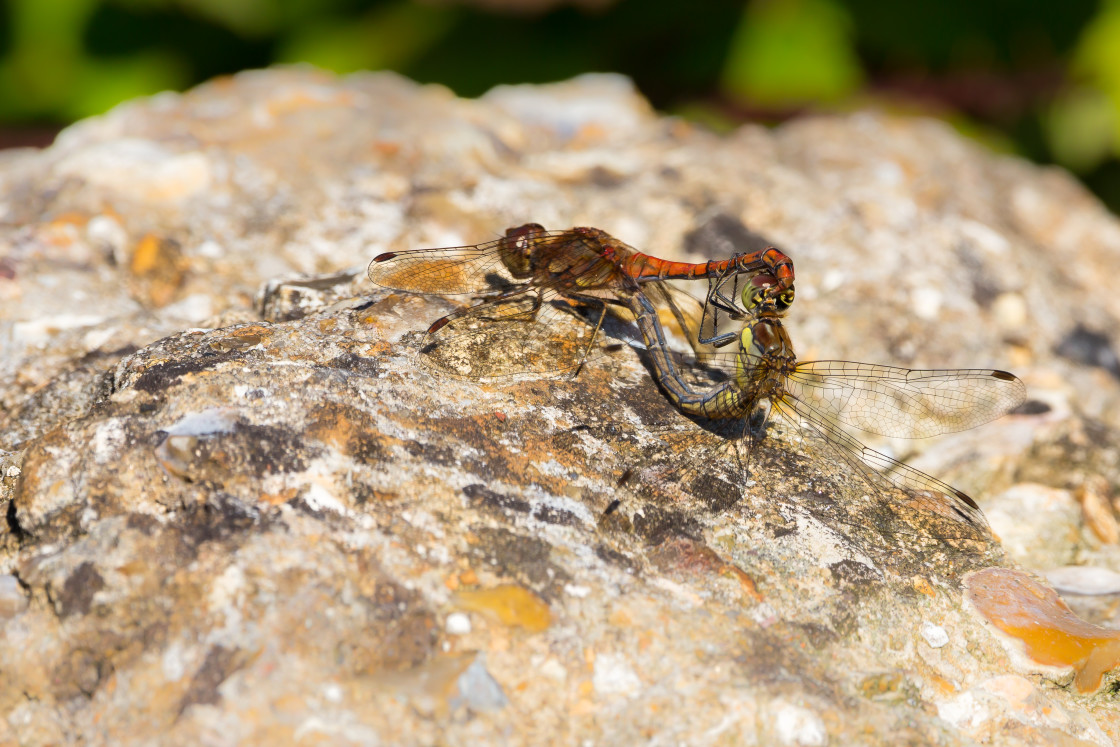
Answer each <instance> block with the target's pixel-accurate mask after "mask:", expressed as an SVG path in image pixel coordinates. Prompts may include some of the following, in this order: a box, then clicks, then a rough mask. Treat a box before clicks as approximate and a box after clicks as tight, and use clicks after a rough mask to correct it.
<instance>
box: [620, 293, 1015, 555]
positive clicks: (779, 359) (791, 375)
mask: <svg viewBox="0 0 1120 747" xmlns="http://www.w3.org/2000/svg"><path fill="white" fill-rule="evenodd" d="M727 277H728V276H726V275H725V276H722V277H715V278H713V279H712V281H711V289H710V291H709V294H708V298H707V304H706V308H705V324H706V325H708V329H707V333H706V334H703V333H702V334H701V338H702V339H706V340H707V341H709V342H711V343H713V344H714V345H716V346H718V347H726V346H728V345H730V344H731V343H737V349H736V351H735V352H734V353H716V354H714V355H709V356H707V358H706V359H705V361H704V363H703V367H704V368H706V369H707V370H710V371H716V372H720V373H722V374H723V376H724V378H723V380H722V381H721V382H719V383H716V384H714V385H710V386H707V387H701V386H698V385H697V384H696V383H695V380H694V379H692V378H691V377H690V373H691V372H690V371H689V370H688V369H687V368H685V369H682V367H681V366H680V365H679V363H678V360H677V356H676V355H675V354H674V353H672V352H670V349H669V345H668V343H667V341H666V338H665V333H664V331H663V329H662V327H661V325H660V322H659V320H658V316H657V313H656V309H655V308H654V305H653V304H652V303H651V302H650V300H649V299H648V298H646V297H645V296H644V295H643V294H641V293H637V294H632V295H631V296H630V297H629V299H628V301H629V304H630V307H631V309H632V311H633V313H634V315H635V317H636V318H637V323H638V326H639V329H640V330H641V333H642V337H643V339H644V341H645V344H646V346H647V349H648V351H649V356H650V361H651V365H652V368H653V369H654V372H655V377H656V378H657V381H658V384H659V385H660V387H661V389H662V390H663V391H664V393H665V394H666V395H667V397H668V398H669V400H670V401H671V402H672V403H673V404H674V405H675V406H676V407H677V408H678V409H679V410H680V411H681V412H682V413H684V414H685V415H688V416H691V417H693V418H696V419H698V420H699V421H703V422H706V423H708V424H714V427H711V428H709V430H712V431H715V432H716V433H717V434H718V435H719V436H720V437H721V438H723V439H725V441H724V447H725V448H723V449H722V450H721V455H720V457H719V461H722V462H725V464H724V465H722V466H723V467H727V464H726V462H728V457H730V461H731V462H734V463H735V464H738V465H740V466H741V467H742V469H741V472H742V474H740V475H739V476H737V477H732V478H731V479H732V480H735V479H739V480H740V481H746V480H751V479H753V477H752V476H757V475H758V472H759V470H758V469H757V464H756V465H755V468H754V469H749V463H750V461H751V460H752V451H756V450H758V447H759V442H760V441H761V439H760V437H759V435H758V434H759V433H760V431H761V427H762V426H763V425H764V424H765V422H766V419H767V418H768V417H769V415H770V414H771V413H772V412H774V411H776V412H778V413H779V414H781V415H782V416H783V419H784V420H785V421H786V422H787V424H788V425H790V426H792V435H793V436H794V438H795V440H799V441H800V442H801V443H802V445H803V447H804V449H800V447H799V449H794V450H791V451H789V452H788V453H787V457H788V456H790V455H791V454H794V453H796V452H798V451H801V450H804V451H810V450H811V451H813V452H815V456H814V459H815V463H814V464H813V466H812V470H816V469H832V468H834V467H835V466H837V462H836V460H835V459H834V458H830V456H829V453H831V455H832V457H837V456H838V457H839V465H840V466H841V468H844V467H845V466H846V468H847V469H848V470H853V471H855V472H856V473H857V474H859V475H860V476H861V477H863V478H864V480H865V481H866V483H867V484H868V485H869V486H871V487H872V488H873V490H872V493H873V496H872V497H873V498H874V499H876V500H878V501H880V502H885V504H886V505H885V507H886V508H888V509H890V510H891V511H893V510H894V509H897V508H899V507H902V506H908V507H910V508H912V509H917V513H918V514H926V515H927V518H928V517H933V519H934V521H935V523H936V521H940V526H939V527H938V528H936V529H922V530H919V531H917V532H915V533H916V534H927V535H932V536H940V537H947V538H948V537H961V538H968V539H981V540H986V539H987V538H988V537H989V535H990V533H989V530H988V528H987V522H986V521H985V519H984V516H983V514H982V513H981V511H980V509H979V507H978V506H977V504H976V502H975V501H974V500H973V499H972V498H971V497H970V496H968V495H967V494H965V493H964V492H962V491H960V490H957V489H956V488H953V487H952V486H950V485H947V484H946V483H944V482H942V481H940V480H938V479H936V478H935V477H932V476H930V475H927V474H926V473H924V472H921V471H920V470H917V469H915V468H913V467H910V466H909V465H906V464H904V463H902V462H900V461H898V460H896V459H894V458H892V457H890V456H888V455H886V454H883V453H881V452H879V451H875V450H874V449H871V448H868V447H867V446H864V445H863V444H862V443H860V441H859V440H858V439H856V438H855V437H853V436H852V435H850V434H849V433H848V432H847V431H846V430H845V429H844V426H851V427H854V428H856V429H859V430H863V431H865V432H869V433H873V434H878V435H882V436H887V437H896V438H926V437H929V436H935V435H940V434H943V433H951V432H956V431H962V430H967V429H969V428H974V427H976V426H979V425H981V424H983V423H987V422H989V421H991V420H994V419H996V418H998V417H1000V416H1002V415H1004V414H1006V413H1008V412H1009V411H1011V410H1012V409H1014V408H1015V407H1017V406H1018V405H1020V404H1022V402H1023V401H1024V400H1025V398H1026V387H1025V386H1024V384H1023V382H1022V381H1021V380H1020V379H1019V378H1018V377H1016V376H1014V375H1013V374H1010V373H1008V372H1006V371H1000V370H996V369H961V370H910V369H906V368H899V367H895V366H881V365H873V364H868V363H854V362H850V361H809V362H805V361H798V360H797V356H796V355H795V353H794V350H793V343H792V342H791V341H790V338H789V335H788V334H787V332H786V330H785V327H784V326H783V324H782V319H781V317H782V315H783V314H784V312H785V310H786V309H785V308H783V307H779V306H778V305H776V304H775V302H774V301H775V297H774V296H773V295H772V294H770V293H769V292H768V289H769V287H771V286H772V285H773V283H774V282H775V280H774V279H773V278H767V277H766V276H764V275H759V276H756V277H755V278H753V279H752V280H751V281H750V282H749V283H747V284H746V286H745V288H744V289H743V294H742V304H741V306H740V305H738V304H737V303H735V301H736V299H735V298H734V297H732V296H728V295H727V294H726V287H727V283H726V281H727ZM718 311H722V312H725V313H727V314H728V315H729V316H731V317H732V318H735V319H737V320H739V321H742V322H743V325H742V328H741V330H740V331H739V332H738V333H737V334H724V335H715V333H714V331H715V327H716V325H715V323H714V320H715V319H717V318H718ZM767 407H768V408H769V409H767ZM760 415H761V417H760ZM821 445H824V446H826V448H824V449H819V448H817V447H819V446H821ZM731 449H734V451H730V450H731ZM755 457H756V458H755V459H754V461H755V462H756V463H757V462H758V461H760V459H759V458H757V455H755ZM710 461H711V460H708V462H709V463H708V464H706V465H704V466H703V467H701V469H711V468H713V467H718V466H720V465H712V464H711V463H710ZM825 462H830V463H831V464H830V465H825ZM812 470H811V471H812ZM833 471H835V470H833ZM742 487H745V486H740V488H742ZM840 520H841V521H845V522H846V523H860V524H861V525H862V523H866V521H869V520H865V521H864V522H852V520H851V519H850V518H849V519H847V520H845V519H843V518H841V519H840Z"/></svg>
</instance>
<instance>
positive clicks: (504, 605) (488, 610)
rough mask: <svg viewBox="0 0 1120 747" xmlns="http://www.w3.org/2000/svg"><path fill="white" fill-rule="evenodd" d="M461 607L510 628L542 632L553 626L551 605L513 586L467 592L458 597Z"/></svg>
mask: <svg viewBox="0 0 1120 747" xmlns="http://www.w3.org/2000/svg"><path fill="white" fill-rule="evenodd" d="M455 601H456V603H457V604H458V606H460V607H462V608H463V609H466V610H470V611H471V612H481V613H482V614H485V615H488V616H490V617H494V618H497V619H498V620H499V621H500V622H502V623H503V624H505V625H509V626H516V627H521V628H525V629H526V630H529V631H533V632H540V631H542V630H545V629H547V628H548V626H549V625H551V624H552V613H551V612H550V611H549V609H548V605H547V604H545V602H544V601H543V600H542V599H541V598H540V597H538V596H537V595H536V594H534V593H533V592H531V591H529V590H528V589H524V588H522V587H520V586H514V585H513V584H503V585H502V586H495V587H494V588H492V589H463V590H461V591H459V592H458V593H457V594H456V595H455Z"/></svg>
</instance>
